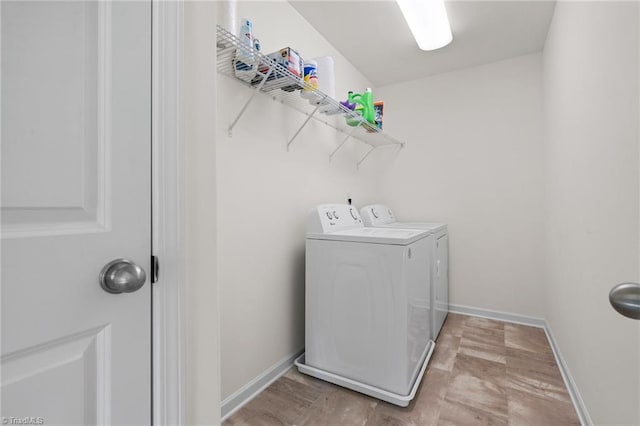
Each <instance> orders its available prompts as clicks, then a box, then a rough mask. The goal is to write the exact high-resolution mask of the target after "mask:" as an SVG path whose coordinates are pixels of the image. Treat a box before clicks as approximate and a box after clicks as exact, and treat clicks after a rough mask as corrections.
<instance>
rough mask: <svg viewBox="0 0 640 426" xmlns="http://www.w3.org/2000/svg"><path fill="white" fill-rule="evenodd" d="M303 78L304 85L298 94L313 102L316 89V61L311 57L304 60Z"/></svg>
mask: <svg viewBox="0 0 640 426" xmlns="http://www.w3.org/2000/svg"><path fill="white" fill-rule="evenodd" d="M303 69H304V71H303V80H304V82H305V85H304V86H303V87H302V90H301V91H300V96H302V97H303V98H305V99H309V102H311V103H313V102H314V101H315V99H316V98H317V96H316V90H318V63H317V62H316V61H314V60H313V59H310V60H305V61H304V66H303Z"/></svg>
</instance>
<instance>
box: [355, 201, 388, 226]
mask: <svg viewBox="0 0 640 426" xmlns="http://www.w3.org/2000/svg"><path fill="white" fill-rule="evenodd" d="M360 214H361V215H362V220H364V224H365V225H366V226H378V225H388V224H390V223H394V222H396V217H395V215H394V214H393V211H392V210H391V209H390V208H389V207H387V206H385V205H383V204H372V205H370V206H366V207H363V208H362V210H360Z"/></svg>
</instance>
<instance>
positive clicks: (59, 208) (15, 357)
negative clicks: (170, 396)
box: [0, 2, 151, 424]
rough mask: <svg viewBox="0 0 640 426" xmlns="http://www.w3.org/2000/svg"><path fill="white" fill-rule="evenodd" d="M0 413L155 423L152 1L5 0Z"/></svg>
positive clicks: (55, 420)
mask: <svg viewBox="0 0 640 426" xmlns="http://www.w3.org/2000/svg"><path fill="white" fill-rule="evenodd" d="M0 7H1V14H2V89H3V90H2V415H3V416H13V417H25V416H27V417H43V420H44V422H45V423H46V424H101V423H109V422H112V423H114V424H149V421H150V420H149V419H150V409H151V406H150V405H151V397H150V387H151V385H150V382H151V376H150V350H151V349H150V327H151V324H150V302H151V300H150V294H151V293H150V291H151V288H150V284H149V281H148V280H147V283H146V284H145V285H144V286H143V287H142V289H140V290H138V291H137V292H135V293H129V294H116V295H114V294H108V293H106V292H105V291H103V290H102V289H101V288H100V286H99V284H98V274H99V273H100V270H101V268H102V267H103V266H104V265H105V264H106V263H108V262H109V261H111V260H112V259H114V258H117V257H124V258H128V259H130V260H132V261H134V262H136V263H137V264H138V265H140V266H142V267H143V268H144V269H145V270H146V271H147V273H148V274H149V272H150V269H149V263H150V262H149V256H150V253H151V246H150V238H151V236H150V230H151V224H150V206H151V204H150V193H151V182H150V176H151V170H150V167H151V166H150V157H151V156H150V147H151V141H150V120H151V109H150V86H151V69H150V68H151V58H150V56H151V26H150V22H151V4H150V2H114V3H109V2H2V3H1V5H0Z"/></svg>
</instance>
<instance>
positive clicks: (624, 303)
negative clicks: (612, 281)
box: [609, 283, 640, 319]
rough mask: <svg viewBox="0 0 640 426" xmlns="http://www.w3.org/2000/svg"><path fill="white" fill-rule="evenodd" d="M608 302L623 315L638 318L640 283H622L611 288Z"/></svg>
mask: <svg viewBox="0 0 640 426" xmlns="http://www.w3.org/2000/svg"><path fill="white" fill-rule="evenodd" d="M609 302H610V303H611V306H613V309H615V310H616V311H618V312H619V313H620V314H622V315H624V316H625V317H628V318H632V319H640V284H637V283H622V284H618V285H617V286H615V287H614V288H612V289H611V292H610V293H609Z"/></svg>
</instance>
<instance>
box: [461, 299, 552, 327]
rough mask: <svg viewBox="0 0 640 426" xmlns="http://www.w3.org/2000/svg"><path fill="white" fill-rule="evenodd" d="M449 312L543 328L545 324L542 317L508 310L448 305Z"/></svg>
mask: <svg viewBox="0 0 640 426" xmlns="http://www.w3.org/2000/svg"><path fill="white" fill-rule="evenodd" d="M449 312H451V313H453V314H462V315H470V316H472V317H481V318H488V319H492V320H498V321H503V322H511V323H514V324H523V325H529V326H532V327H539V328H544V327H545V324H546V323H545V321H544V319H542V318H537V317H528V316H525V315H518V314H511V313H508V312H500V311H493V310H491V309H482V308H474V307H472V306H463V305H449Z"/></svg>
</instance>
